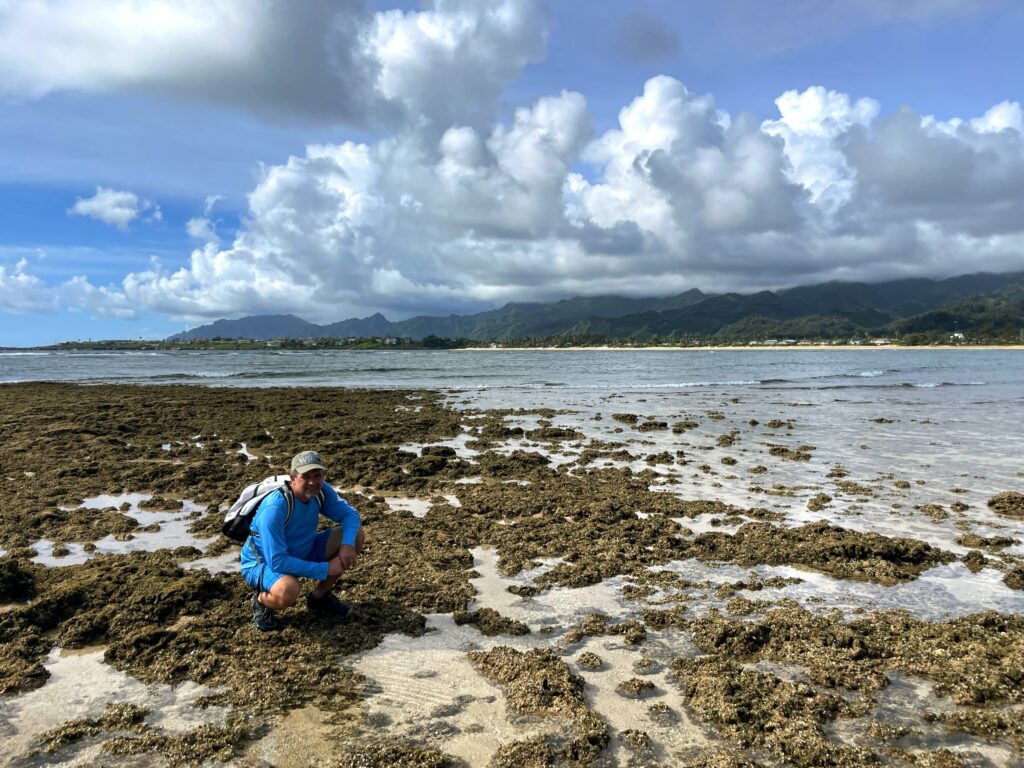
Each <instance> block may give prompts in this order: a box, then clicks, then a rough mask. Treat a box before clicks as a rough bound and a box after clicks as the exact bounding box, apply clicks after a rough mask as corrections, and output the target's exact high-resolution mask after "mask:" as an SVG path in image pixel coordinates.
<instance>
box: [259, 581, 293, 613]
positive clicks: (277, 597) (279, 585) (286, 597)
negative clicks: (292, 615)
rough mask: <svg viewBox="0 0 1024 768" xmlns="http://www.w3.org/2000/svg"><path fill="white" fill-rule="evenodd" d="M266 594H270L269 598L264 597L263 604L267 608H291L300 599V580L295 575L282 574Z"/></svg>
mask: <svg viewBox="0 0 1024 768" xmlns="http://www.w3.org/2000/svg"><path fill="white" fill-rule="evenodd" d="M266 594H269V595H270V599H269V600H268V599H267V598H264V599H263V604H264V605H266V606H267V608H273V609H274V610H280V609H282V608H290V607H291V606H293V605H295V601H296V600H298V599H299V580H298V579H296V578H295V577H294V576H289V575H285V576H282V577H281V578H279V579H278V580H277V581H275V582H274V583H273V585H272V586H271V587H270V589H269V590H268V591H267V593H266ZM271 603H273V605H271Z"/></svg>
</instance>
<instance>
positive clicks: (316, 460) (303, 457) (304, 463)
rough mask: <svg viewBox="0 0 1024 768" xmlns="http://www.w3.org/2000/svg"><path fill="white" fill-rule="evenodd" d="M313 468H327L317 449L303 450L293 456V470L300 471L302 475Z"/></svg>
mask: <svg viewBox="0 0 1024 768" xmlns="http://www.w3.org/2000/svg"><path fill="white" fill-rule="evenodd" d="M311 469H322V470H324V471H326V470H327V467H326V466H325V465H324V462H323V459H321V458H320V454H319V453H317V452H316V451H303V452H302V453H297V454H295V455H294V456H292V472H298V473H299V474H300V475H302V474H305V473H306V472H309V471H310V470H311Z"/></svg>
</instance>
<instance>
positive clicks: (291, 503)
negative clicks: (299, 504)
mask: <svg viewBox="0 0 1024 768" xmlns="http://www.w3.org/2000/svg"><path fill="white" fill-rule="evenodd" d="M280 490H281V495H282V496H284V501H285V504H287V505H288V512H287V514H286V515H285V516H284V526H285V528H287V527H288V521H289V520H291V519H292V511H293V510H294V509H295V494H294V493H292V487H291V486H290V485H288V483H285V484H284V485H283V486H281V489H280Z"/></svg>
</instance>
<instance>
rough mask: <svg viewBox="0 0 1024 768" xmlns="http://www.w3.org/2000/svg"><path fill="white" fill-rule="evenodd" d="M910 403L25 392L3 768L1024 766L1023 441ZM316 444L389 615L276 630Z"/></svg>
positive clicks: (11, 513)
mask: <svg viewBox="0 0 1024 768" xmlns="http://www.w3.org/2000/svg"><path fill="white" fill-rule="evenodd" d="M684 349H689V348H684ZM880 391H882V392H888V391H890V390H880ZM891 391H893V392H895V393H896V394H894V395H885V396H884V397H883V396H882V395H877V394H876V395H873V396H868V397H865V396H861V395H854V394H851V393H850V392H848V391H846V390H842V391H840V392H839V393H838V394H832V392H831V391H830V390H829V391H825V392H824V393H815V392H813V391H809V390H807V391H805V390H788V391H787V390H785V389H768V390H764V391H763V392H759V391H757V390H754V389H747V390H742V391H741V392H740V393H739V394H736V393H732V392H723V391H721V390H718V389H697V390H688V391H677V390H672V391H651V390H647V391H635V392H623V391H618V390H615V389H609V390H605V391H596V392H594V393H592V394H584V395H581V394H579V393H578V392H577V393H574V394H573V395H572V396H571V398H570V397H569V396H568V395H561V394H558V393H550V392H546V391H544V390H543V389H538V390H531V391H529V392H527V393H526V395H524V397H526V396H528V397H533V398H536V399H535V400H534V401H523V402H513V401H510V400H508V399H507V396H506V395H504V394H500V395H497V396H496V397H498V398H499V399H503V402H502V403H501V404H498V405H495V404H492V403H489V402H487V401H485V398H486V397H488V396H489V395H488V393H487V391H486V390H482V392H481V393H480V394H477V395H470V394H466V393H461V394H458V395H456V396H453V397H446V396H445V395H444V394H442V393H440V392H437V391H426V390H395V389H372V390H355V389H344V388H328V387H306V388H302V387H298V388H292V387H278V388H233V387H220V388H218V387H195V386H162V385H153V386H144V387H140V386H121V385H99V386H76V385H73V384H57V383H45V382H33V383H30V384H9V385H3V386H0V414H3V416H2V424H3V427H2V429H3V440H2V441H0V463H2V465H3V466H4V467H5V471H4V472H3V473H0V484H2V486H3V491H4V492H5V493H4V497H5V499H7V502H6V503H5V504H4V506H3V508H2V509H0V550H2V552H0V594H2V595H3V600H4V601H5V602H4V603H3V604H2V605H0V693H2V696H3V698H2V699H0V702H2V705H0V733H3V734H4V739H3V740H2V744H0V762H3V763H5V764H10V765H17V766H36V765H50V764H54V763H60V764H76V765H78V764H103V765H112V766H121V765H140V764H145V765H150V764H152V765H170V766H191V765H201V764H225V765H232V766H234V765H237V766H259V765H275V766H305V765H314V764H319V765H340V766H353V767H354V766H381V767H382V768H383V767H384V766H396V765H400V766H453V767H455V768H466V767H467V766H470V767H474V768H475V767H477V766H479V767H480V768H484V767H486V766H508V767H511V766H517V767H518V766H548V765H558V766H586V765H591V766H648V765H666V766H668V765H672V766H676V765H678V766H692V767H693V768H711V767H712V766H715V767H718V768H730V767H731V768H747V767H749V766H755V765H767V766H776V765H778V766H782V765H801V766H821V767H822V768H824V767H825V766H851V767H856V768H861V767H864V768H866V767H867V766H872V765H877V764H886V765H892V766H901V767H905V768H919V767H920V766H939V765H941V766H976V765H977V766H983V765H984V766H998V767H999V768H1011V767H1012V766H1015V765H1020V764H1021V761H1022V759H1024V727H1022V725H1021V723H1024V685H1022V679H1021V669H1022V668H1024V494H1022V493H1021V487H1022V485H1024V475H1022V473H1021V467H1020V465H1019V457H1020V455H1021V452H1020V447H1021V446H1020V442H1021V436H1020V435H1019V434H1018V433H1017V432H1016V431H1015V430H1014V429H1013V428H1012V427H1011V426H1008V425H1007V418H1006V414H1005V413H996V412H993V409H992V408H991V407H986V406H978V407H977V409H976V410H972V411H971V412H970V413H969V414H968V415H967V416H965V415H964V414H963V408H962V407H960V408H956V407H952V406H951V407H948V408H946V407H942V408H940V407H938V406H936V407H932V408H930V409H928V408H926V407H925V405H924V403H926V402H928V401H927V400H925V399H919V400H917V401H914V400H913V397H914V396H915V393H921V394H920V395H919V397H920V398H934V397H935V394H934V393H935V390H927V389H925V390H913V389H906V388H903V389H900V388H896V389H893V390H891ZM69 404H73V407H69ZM995 410H999V409H995ZM311 446H313V447H316V448H318V449H319V450H320V451H321V452H322V454H323V456H324V457H325V458H326V460H327V462H328V463H329V465H330V469H329V480H330V482H331V483H332V484H333V485H334V486H335V487H336V488H337V489H338V490H339V492H340V493H341V494H342V495H344V496H345V497H346V498H347V499H348V500H349V501H351V502H352V503H353V504H354V505H355V506H356V507H357V508H358V509H359V510H360V513H361V515H362V517H363V521H364V525H365V526H366V530H367V547H366V551H365V552H364V553H363V555H362V556H361V558H360V561H359V563H358V564H357V567H356V568H355V569H353V570H352V571H351V572H350V573H347V574H346V575H345V577H344V578H343V580H342V582H341V585H340V588H339V592H340V594H342V596H343V597H344V599H345V600H347V601H348V602H350V603H352V605H353V606H354V608H355V613H354V616H353V617H352V618H351V619H349V620H348V621H346V622H344V623H340V624H339V623H337V622H333V621H331V620H329V619H323V618H317V617H314V616H311V615H310V614H309V613H307V612H306V611H305V609H304V607H296V608H292V609H288V610H286V611H282V612H280V616H279V618H280V621H281V623H282V625H283V626H282V629H281V630H280V631H278V632H276V633H260V632H258V631H257V630H256V629H255V628H254V627H253V625H252V622H251V615H250V593H249V592H248V591H247V589H246V587H245V585H244V584H243V582H242V580H241V578H240V576H239V574H238V566H237V561H238V545H237V544H234V543H232V542H230V541H229V540H227V539H225V538H224V537H222V536H220V535H219V525H220V522H221V518H222V509H223V507H224V505H225V504H226V503H227V502H229V501H230V500H232V499H233V498H234V497H235V496H236V495H237V493H238V491H239V490H240V489H241V488H242V487H244V486H245V485H246V484H247V483H250V482H253V481H255V480H259V479H262V478H263V477H265V476H267V475H270V474H276V473H278V472H280V471H282V470H283V469H284V466H285V463H286V462H287V460H288V457H290V456H291V455H292V454H293V453H295V452H297V451H298V450H300V449H303V448H307V447H311ZM26 457H31V461H27V460H26ZM308 586H309V585H306V587H305V588H308ZM140 761H143V762H140Z"/></svg>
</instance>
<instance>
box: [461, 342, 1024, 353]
mask: <svg viewBox="0 0 1024 768" xmlns="http://www.w3.org/2000/svg"><path fill="white" fill-rule="evenodd" d="M794 349H796V350H809V351H817V352H820V351H825V350H837V349H841V350H848V349H849V350H876V349H878V350H895V349H918V350H928V349H932V350H964V351H967V350H972V349H973V350H989V351H993V350H1001V349H1013V350H1024V344H971V345H966V344H941V345H934V346H923V345H922V346H900V345H897V344H882V345H875V344H802V345H797V344H789V345H779V344H776V345H771V346H748V345H743V346H735V347H612V346H594V347H491V346H486V347H459V348H457V349H453V350H451V351H453V352H516V351H519V352H586V351H588V350H590V351H592V352H620V351H621V352H644V351H651V352H715V351H721V352H732V351H736V350H743V351H747V352H760V351H763V350H772V351H777V352H782V351H789V350H794Z"/></svg>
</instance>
